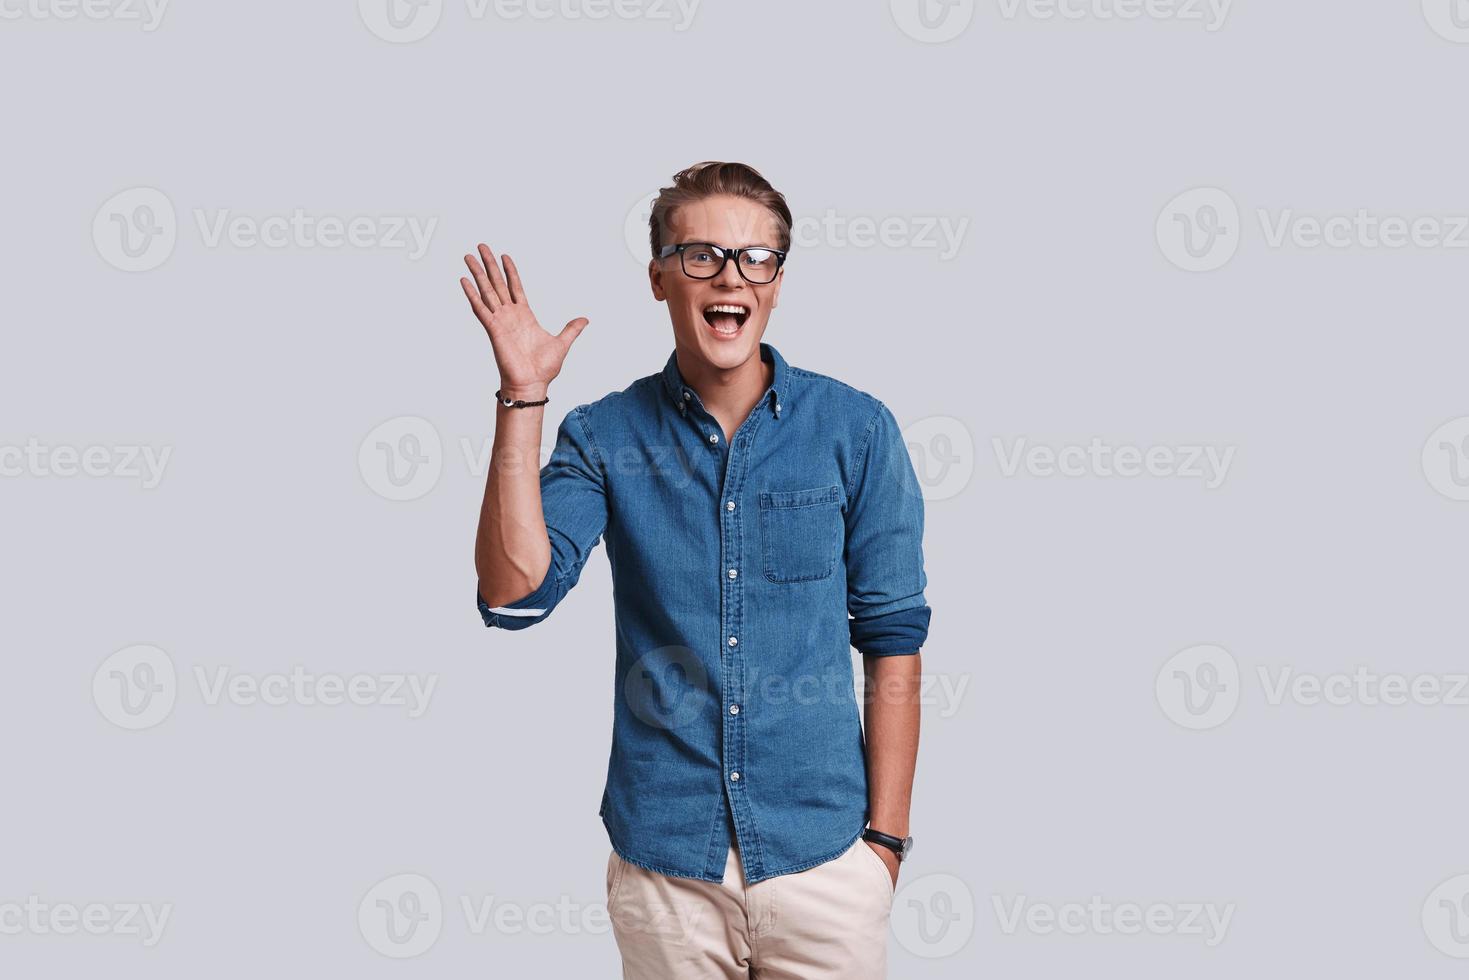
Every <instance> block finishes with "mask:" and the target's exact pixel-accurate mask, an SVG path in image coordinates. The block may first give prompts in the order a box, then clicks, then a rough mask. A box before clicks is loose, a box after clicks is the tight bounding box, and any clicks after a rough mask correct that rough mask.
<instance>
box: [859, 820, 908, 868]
mask: <svg viewBox="0 0 1469 980" xmlns="http://www.w3.org/2000/svg"><path fill="white" fill-rule="evenodd" d="M862 839H863V840H869V841H872V843H874V844H880V845H882V846H883V847H886V848H887V849H888V850H890V851H892V852H893V853H895V854H897V855H898V860H900V861H901V860H902V859H903V858H905V857H907V856H908V852H909V851H911V850H912V849H913V838H912V837H906V838H905V837H894V836H892V835H891V834H884V833H883V832H882V831H880V830H873V829H872V828H871V827H868V828H867V829H866V830H864V831H862Z"/></svg>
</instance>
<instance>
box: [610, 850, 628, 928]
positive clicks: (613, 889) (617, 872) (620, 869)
mask: <svg viewBox="0 0 1469 980" xmlns="http://www.w3.org/2000/svg"><path fill="white" fill-rule="evenodd" d="M626 870H627V862H626V861H624V860H623V859H622V856H621V855H620V854H618V853H617V850H616V849H615V848H614V849H613V851H612V853H611V854H610V855H608V857H607V911H608V913H609V914H610V913H611V911H612V903H613V902H614V901H616V900H617V892H618V890H619V889H620V888H621V886H622V876H623V874H624V872H625V871H626Z"/></svg>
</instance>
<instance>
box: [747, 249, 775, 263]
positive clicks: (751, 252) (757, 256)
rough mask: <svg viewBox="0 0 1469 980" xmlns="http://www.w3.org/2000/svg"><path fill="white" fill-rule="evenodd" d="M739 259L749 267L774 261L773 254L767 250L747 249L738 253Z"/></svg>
mask: <svg viewBox="0 0 1469 980" xmlns="http://www.w3.org/2000/svg"><path fill="white" fill-rule="evenodd" d="M740 257H741V258H743V259H744V261H745V265H749V266H761V265H764V264H766V263H767V262H774V261H775V253H774V252H772V251H771V250H770V249H768V248H748V249H745V251H743V252H741V253H740Z"/></svg>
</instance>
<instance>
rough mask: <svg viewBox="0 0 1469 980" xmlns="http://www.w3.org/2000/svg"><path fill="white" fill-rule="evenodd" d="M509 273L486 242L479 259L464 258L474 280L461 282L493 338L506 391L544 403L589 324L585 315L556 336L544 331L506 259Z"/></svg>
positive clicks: (467, 256) (508, 394)
mask: <svg viewBox="0 0 1469 980" xmlns="http://www.w3.org/2000/svg"><path fill="white" fill-rule="evenodd" d="M501 259H503V260H504V263H505V271H504V274H503V275H502V274H501V271H500V266H499V264H498V263H497V262H496V261H495V253H493V252H491V251H490V247H489V246H488V245H485V244H484V243H483V242H481V243H480V245H479V257H478V258H476V257H475V256H473V255H466V256H464V264H465V265H467V266H469V272H470V275H471V276H473V277H474V278H473V281H471V280H470V279H468V278H461V279H460V280H459V285H461V286H462V287H464V295H465V296H467V297H469V306H470V308H471V309H473V310H474V315H475V316H476V317H478V318H479V322H480V323H481V324H483V325H484V328H485V333H487V334H489V337H490V346H491V347H492V348H494V351H495V364H496V366H498V367H499V369H500V388H501V390H502V391H503V392H505V394H506V395H507V396H514V397H517V398H532V399H534V398H540V397H542V396H543V395H544V394H545V392H546V389H547V388H548V387H549V386H550V384H551V382H552V381H553V380H554V379H555V377H556V376H557V375H558V374H560V373H561V365H562V364H564V363H565V361H566V354H567V352H568V351H570V350H571V344H572V341H574V340H576V338H577V337H578V336H579V335H580V334H581V332H582V330H583V328H585V327H586V325H587V324H588V323H590V322H591V321H589V320H588V319H587V318H586V317H584V316H580V317H577V318H576V319H574V320H572V321H570V322H569V323H567V324H566V326H565V327H563V328H562V329H561V332H560V333H557V334H552V333H550V332H549V331H547V330H546V329H545V328H544V327H542V326H541V324H540V321H538V320H537V319H536V317H535V314H534V313H532V312H531V309H530V304H529V303H528V302H527V301H526V298H525V288H524V286H522V285H521V282H520V272H519V271H518V270H517V269H516V268H515V262H514V260H512V259H511V258H510V256H508V255H502V256H501Z"/></svg>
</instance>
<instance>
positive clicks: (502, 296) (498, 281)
mask: <svg viewBox="0 0 1469 980" xmlns="http://www.w3.org/2000/svg"><path fill="white" fill-rule="evenodd" d="M479 257H480V258H481V259H483V260H484V263H485V271H486V272H488V273H489V274H490V283H491V284H492V285H493V286H494V287H495V296H496V298H497V299H499V300H500V302H501V303H509V302H510V287H508V286H506V285H505V277H504V276H502V275H500V263H498V262H496V261H495V253H494V252H491V251H490V246H488V245H485V244H483V243H481V244H480V247H479ZM497 308H498V307H497Z"/></svg>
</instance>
